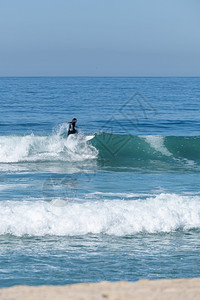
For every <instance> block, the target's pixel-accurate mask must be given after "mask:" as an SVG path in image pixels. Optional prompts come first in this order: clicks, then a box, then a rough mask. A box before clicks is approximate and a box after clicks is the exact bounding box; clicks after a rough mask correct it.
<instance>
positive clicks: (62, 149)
mask: <svg viewBox="0 0 200 300" xmlns="http://www.w3.org/2000/svg"><path fill="white" fill-rule="evenodd" d="M97 155H98V151H97V150H96V148H95V147H93V146H92V145H89V144H88V143H86V141H84V140H82V139H81V136H73V137H70V138H68V139H66V138H62V137H61V136H60V135H59V134H55V135H50V136H35V135H34V134H31V135H25V136H1V137H0V162H3V163H9V162H23V161H58V160H61V161H83V160H86V159H94V158H96V157H97Z"/></svg>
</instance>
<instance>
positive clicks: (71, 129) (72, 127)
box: [68, 122, 78, 135]
mask: <svg viewBox="0 0 200 300" xmlns="http://www.w3.org/2000/svg"><path fill="white" fill-rule="evenodd" d="M75 125H76V122H69V129H68V135H70V134H74V133H78V131H77V130H76V129H75Z"/></svg>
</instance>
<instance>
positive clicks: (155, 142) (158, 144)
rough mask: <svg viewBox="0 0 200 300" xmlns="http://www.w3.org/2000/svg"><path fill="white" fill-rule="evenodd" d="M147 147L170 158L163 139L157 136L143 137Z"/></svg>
mask: <svg viewBox="0 0 200 300" xmlns="http://www.w3.org/2000/svg"><path fill="white" fill-rule="evenodd" d="M143 138H144V139H145V140H146V142H147V143H149V145H150V146H151V147H152V148H153V149H155V150H156V151H158V152H160V153H162V154H163V155H166V156H171V155H172V153H171V152H169V150H168V149H167V148H166V147H165V145H164V137H163V136H159V135H148V136H144V137H143Z"/></svg>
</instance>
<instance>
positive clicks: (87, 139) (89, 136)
mask: <svg viewBox="0 0 200 300" xmlns="http://www.w3.org/2000/svg"><path fill="white" fill-rule="evenodd" d="M93 138H94V135H87V136H86V137H85V139H86V141H90V140H92V139H93Z"/></svg>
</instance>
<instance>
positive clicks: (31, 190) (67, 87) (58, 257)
mask: <svg viewBox="0 0 200 300" xmlns="http://www.w3.org/2000/svg"><path fill="white" fill-rule="evenodd" d="M199 100H200V78H195V77H193V78H176V77H170V78H156V77H155V78H143V77H140V78H135V77H134V78H132V77H122V78H120V77H113V78H112V77H105V78H104V77H96V78H95V77H55V78H54V77H33V78H31V77H28V78H26V77H21V78H19V77H18V78H15V77H12V78H11V77H10V78H3V77H2V78H0V103H1V121H0V287H8V286H13V285H18V284H20V285H21V284H26V285H47V284H48V285H64V284H72V283H80V282H98V281H102V280H109V281H118V280H127V281H136V280H139V279H142V278H147V279H160V278H180V277H181V278H192V277H200V134H199V131H200V117H199V116H200V106H199ZM74 117H76V118H77V120H78V122H77V128H78V130H79V134H78V135H73V136H70V137H69V138H67V122H69V121H71V120H72V118H74ZM88 135H94V138H93V139H92V140H90V141H86V139H85V136H88Z"/></svg>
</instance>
